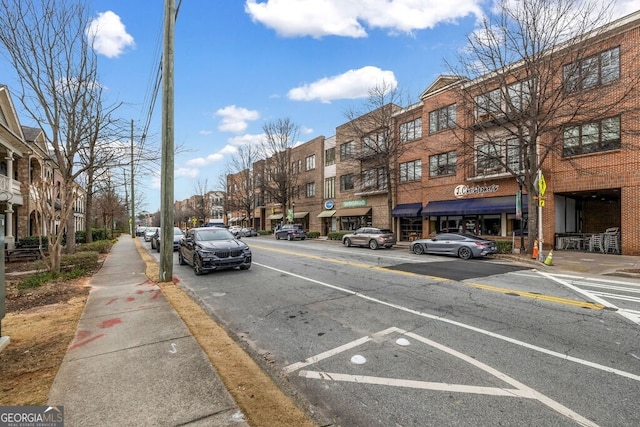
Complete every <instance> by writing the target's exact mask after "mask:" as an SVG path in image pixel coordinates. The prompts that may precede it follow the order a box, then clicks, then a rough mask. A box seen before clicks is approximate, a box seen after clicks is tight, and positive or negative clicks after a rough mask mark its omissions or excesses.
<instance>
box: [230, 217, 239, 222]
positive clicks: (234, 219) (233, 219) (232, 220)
mask: <svg viewBox="0 0 640 427" xmlns="http://www.w3.org/2000/svg"><path fill="white" fill-rule="evenodd" d="M237 219H238V218H236V217H235V216H234V217H233V218H229V222H234V221H236V220H237Z"/></svg>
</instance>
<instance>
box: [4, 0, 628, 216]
mask: <svg viewBox="0 0 640 427" xmlns="http://www.w3.org/2000/svg"><path fill="white" fill-rule="evenodd" d="M514 1H515V0H514ZM635 1H637V0H619V1H618V6H619V9H618V10H619V12H618V14H619V15H622V14H628V13H631V12H633V11H635V10H638V8H639V7H638V6H637V5H636V4H634V3H635ZM176 4H179V5H180V9H179V14H178V19H177V22H176V27H175V65H174V67H175V88H174V90H175V104H174V108H175V143H176V145H182V146H184V148H185V150H186V151H184V152H182V153H180V154H179V155H177V156H176V158H175V173H174V176H175V187H174V192H175V199H176V200H182V199H185V198H188V197H189V196H190V195H192V194H194V193H195V192H196V190H195V188H196V185H197V183H198V182H200V183H204V182H205V181H206V182H207V183H208V187H209V188H210V189H212V190H213V189H221V190H222V188H219V184H218V183H219V176H220V175H221V174H222V173H223V172H224V170H225V166H226V164H227V162H228V161H229V156H231V155H232V154H233V152H234V150H235V148H236V147H238V146H240V145H242V144H251V143H258V142H259V141H260V139H261V134H262V126H263V124H264V123H266V122H270V121H273V120H277V119H281V118H290V119H291V120H292V122H293V123H295V124H296V125H298V126H299V128H300V135H299V139H300V141H301V142H306V141H309V140H311V139H313V138H315V137H317V136H319V135H324V136H325V137H330V136H332V135H334V133H335V128H336V126H339V125H340V124H343V123H345V122H346V117H345V113H346V111H347V110H350V109H351V110H355V111H361V108H359V106H360V105H361V103H362V102H363V101H364V100H365V98H366V96H367V89H368V88H369V87H371V86H373V85H375V84H376V83H379V82H380V81H382V80H383V79H384V81H385V82H388V83H393V84H395V85H397V88H398V89H399V90H400V91H401V92H402V93H403V94H405V95H406V96H409V97H410V98H411V99H412V100H413V101H416V100H417V98H418V96H419V94H420V93H421V92H422V91H423V90H424V89H425V88H426V87H427V86H429V85H430V84H431V83H432V82H433V81H434V80H435V79H436V78H437V76H438V75H440V74H446V73H447V72H448V69H447V67H446V66H445V65H444V64H445V59H449V60H453V59H454V58H455V55H456V53H457V52H459V50H460V49H462V48H463V47H464V46H465V44H466V35H467V34H469V33H470V32H472V31H473V30H474V29H475V27H476V23H477V22H478V19H480V18H481V17H482V14H483V13H488V11H489V8H490V7H491V5H492V4H493V3H492V2H491V1H487V0H447V1H442V0H268V1H266V0H262V1H257V0H183V1H182V2H181V1H180V0H176ZM91 10H92V16H93V18H94V25H97V28H99V31H98V37H97V39H96V40H95V42H96V47H97V49H98V53H99V55H100V56H99V72H100V80H101V84H102V85H103V86H104V87H106V89H107V92H108V96H109V98H110V100H112V101H119V102H123V103H125V105H124V106H123V107H122V108H121V110H120V112H119V115H120V116H122V117H123V118H125V119H128V120H133V121H134V123H135V126H136V127H137V128H142V127H143V125H144V123H145V122H146V120H147V114H148V112H149V109H150V105H149V102H150V98H151V96H152V84H153V83H154V81H155V76H156V73H157V70H158V65H159V61H160V58H161V53H162V44H161V43H162V30H163V29H162V26H163V19H164V18H163V13H164V1H163V0H145V1H131V0H93V1H92V2H91ZM10 74H11V72H10V71H8V70H6V65H0V76H3V78H0V82H1V83H5V84H7V85H8V86H9V89H10V91H12V92H15V91H16V90H18V89H19V86H18V85H17V83H15V79H12V78H11V77H10ZM13 96H14V102H16V103H18V101H17V94H14V95H13ZM160 107H161V96H160V95H158V99H157V102H156V106H155V109H154V112H153V116H152V119H151V125H150V128H149V132H148V140H150V141H154V142H153V145H154V146H156V147H160V137H161V126H160V125H161V114H160V112H161V111H160ZM16 108H17V109H18V111H19V112H20V106H19V105H16ZM20 120H21V121H22V122H23V124H25V125H29V124H30V120H29V118H28V117H27V116H26V115H25V114H22V115H20ZM138 143H139V141H136V144H138ZM140 188H141V189H142V191H143V192H144V206H143V209H145V210H147V211H150V212H155V211H157V210H158V209H159V208H160V186H159V172H158V175H157V176H145V177H144V178H143V179H142V180H141V182H140Z"/></svg>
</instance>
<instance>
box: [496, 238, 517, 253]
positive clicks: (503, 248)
mask: <svg viewBox="0 0 640 427" xmlns="http://www.w3.org/2000/svg"><path fill="white" fill-rule="evenodd" d="M496 244H497V245H498V253H499V254H510V253H511V252H512V251H513V242H512V241H511V240H496Z"/></svg>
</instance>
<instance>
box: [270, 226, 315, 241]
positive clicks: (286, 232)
mask: <svg viewBox="0 0 640 427" xmlns="http://www.w3.org/2000/svg"><path fill="white" fill-rule="evenodd" d="M273 234H275V236H276V239H278V240H280V239H287V240H295V239H300V240H304V239H306V238H307V233H305V232H304V228H302V226H301V225H298V224H285V225H283V226H282V227H281V228H280V229H277V230H276V231H275V232H274V233H273Z"/></svg>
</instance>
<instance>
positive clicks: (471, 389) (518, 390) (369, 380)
mask: <svg viewBox="0 0 640 427" xmlns="http://www.w3.org/2000/svg"><path fill="white" fill-rule="evenodd" d="M392 332H395V333H399V334H402V335H404V336H406V337H409V338H413V339H414V340H416V341H419V342H422V343H423V344H426V345H428V346H431V347H434V348H436V349H438V350H441V351H443V352H445V353H447V354H449V355H451V356H453V357H456V358H458V359H461V360H463V361H465V362H467V363H469V364H470V365H472V366H473V367H475V368H477V369H480V370H482V371H484V372H486V373H488V374H490V375H492V376H494V377H496V378H498V379H499V380H501V381H503V382H505V383H507V384H509V385H510V386H512V387H513V388H511V389H507V388H502V387H480V386H471V385H461V384H448V383H438V382H431V381H415V380H403V379H397V378H384V377H372V376H367V375H351V374H341V373H334V372H321V371H310V370H301V371H300V372H299V373H298V376H300V377H303V378H309V379H317V380H325V381H342V382H352V383H358V384H375V385H384V386H391V387H404V388H414V389H422V390H434V391H444V392H450V393H471V394H482V395H489V396H502V397H520V398H526V399H534V400H537V401H539V402H540V403H542V404H543V405H546V406H548V407H549V408H551V409H553V410H554V411H556V412H558V413H559V414H561V415H563V416H565V417H567V418H570V419H572V420H574V421H576V422H577V423H578V424H580V425H582V426H592V427H597V424H595V423H593V422H592V421H590V420H588V419H587V418H585V417H583V416H582V415H580V414H578V413H576V412H574V411H572V410H571V409H569V408H567V407H566V406H564V405H562V404H560V403H559V402H556V401H555V400H553V399H551V398H549V397H547V396H545V395H543V394H542V393H539V392H537V391H536V390H534V389H532V388H530V387H528V386H526V385H524V384H523V383H521V382H519V381H517V380H516V379H514V378H511V377H510V376H508V375H506V374H505V373H503V372H500V371H498V370H497V369H494V368H492V367H491V366H489V365H486V364H484V363H482V362H480V361H478V360H476V359H474V358H473V357H470V356H467V355H466V354H463V353H460V352H458V351H456V350H454V349H452V348H450V347H447V346H445V345H442V344H440V343H438V342H435V341H432V340H430V339H428V338H425V337H423V336H421V335H417V334H415V333H413V332H407V331H405V330H402V329H400V328H395V327H392V328H388V329H385V330H384V331H381V332H378V333H376V334H373V335H371V336H367V337H363V338H360V339H357V340H355V341H352V342H350V343H347V344H345V345H342V346H340V347H336V348H335V349H333V350H330V351H328V352H324V353H321V354H320V355H318V356H315V357H313V358H309V359H307V361H308V360H312V359H316V360H322V358H326V357H329V356H328V355H329V354H331V355H336V354H339V353H341V352H343V351H346V350H348V349H352V348H355V347H357V346H358V345H361V344H363V343H366V342H368V341H371V340H373V338H374V337H380V336H384V335H387V334H389V333H392ZM294 366H299V364H293V365H289V366H287V367H286V368H285V372H288V373H291V372H294V371H295V370H296V369H293V367H294Z"/></svg>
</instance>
